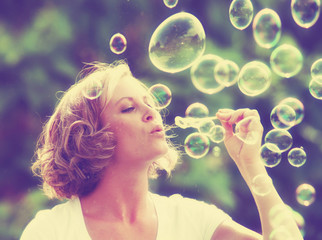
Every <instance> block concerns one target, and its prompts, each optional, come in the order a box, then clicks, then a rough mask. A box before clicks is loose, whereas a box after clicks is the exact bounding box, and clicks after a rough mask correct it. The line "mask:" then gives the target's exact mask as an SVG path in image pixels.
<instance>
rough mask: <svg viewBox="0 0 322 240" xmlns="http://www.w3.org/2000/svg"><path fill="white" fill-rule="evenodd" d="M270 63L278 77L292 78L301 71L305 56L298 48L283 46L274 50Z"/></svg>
mask: <svg viewBox="0 0 322 240" xmlns="http://www.w3.org/2000/svg"><path fill="white" fill-rule="evenodd" d="M270 63H271V67H272V70H273V71H274V72H275V73H276V74H277V75H279V76H281V77H285V78H290V77H293V76H295V75H296V74H298V73H299V72H300V71H301V69H302V66H303V56H302V53H301V52H300V51H299V50H298V49H297V48H296V47H294V46H292V45H289V44H283V45H281V46H279V47H277V48H275V49H274V51H273V52H272V54H271V57H270Z"/></svg>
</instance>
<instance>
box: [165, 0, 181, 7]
mask: <svg viewBox="0 0 322 240" xmlns="http://www.w3.org/2000/svg"><path fill="white" fill-rule="evenodd" d="M163 3H164V5H165V6H166V7H168V8H174V7H175V6H177V4H178V0H163Z"/></svg>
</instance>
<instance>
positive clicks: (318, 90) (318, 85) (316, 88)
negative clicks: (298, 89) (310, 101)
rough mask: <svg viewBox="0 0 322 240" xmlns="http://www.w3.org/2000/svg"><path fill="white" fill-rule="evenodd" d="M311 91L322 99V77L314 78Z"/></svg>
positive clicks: (310, 86)
mask: <svg viewBox="0 0 322 240" xmlns="http://www.w3.org/2000/svg"><path fill="white" fill-rule="evenodd" d="M309 91H310V93H311V95H312V96H313V97H314V98H316V99H319V100H322V77H315V78H312V80H311V81H310V84H309Z"/></svg>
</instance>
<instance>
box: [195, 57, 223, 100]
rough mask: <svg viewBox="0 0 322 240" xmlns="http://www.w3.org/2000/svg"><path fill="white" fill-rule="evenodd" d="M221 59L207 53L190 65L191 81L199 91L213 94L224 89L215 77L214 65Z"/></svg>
mask: <svg viewBox="0 0 322 240" xmlns="http://www.w3.org/2000/svg"><path fill="white" fill-rule="evenodd" d="M222 60H223V59H222V58H221V57H218V56H216V55H213V54H207V55H204V56H202V57H201V58H200V59H199V60H198V61H197V62H196V63H195V64H194V65H193V66H192V67H191V71H190V74H191V80H192V83H193V85H194V86H195V87H196V88H197V89H198V90H199V91H200V92H203V93H206V94H214V93H217V92H220V91H221V90H222V89H224V87H225V86H223V85H222V84H220V83H219V82H217V81H216V79H215V67H216V65H217V64H218V63H219V62H221V61H222Z"/></svg>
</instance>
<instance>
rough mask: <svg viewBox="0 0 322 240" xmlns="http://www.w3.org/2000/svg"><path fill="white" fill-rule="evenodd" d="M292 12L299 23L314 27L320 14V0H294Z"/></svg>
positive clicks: (305, 26) (301, 25)
mask: <svg viewBox="0 0 322 240" xmlns="http://www.w3.org/2000/svg"><path fill="white" fill-rule="evenodd" d="M291 12H292V17H293V19H294V21H295V22H296V24H297V25H299V26H300V27H303V28H309V27H312V26H313V25H314V24H315V23H316V21H317V20H318V19H319V16H320V0H292V2H291Z"/></svg>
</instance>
